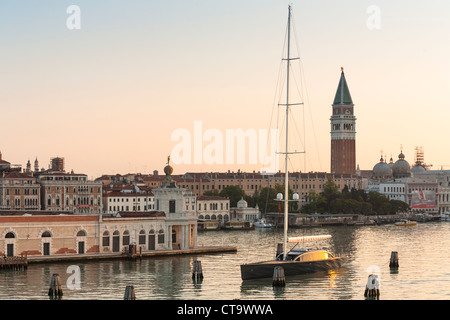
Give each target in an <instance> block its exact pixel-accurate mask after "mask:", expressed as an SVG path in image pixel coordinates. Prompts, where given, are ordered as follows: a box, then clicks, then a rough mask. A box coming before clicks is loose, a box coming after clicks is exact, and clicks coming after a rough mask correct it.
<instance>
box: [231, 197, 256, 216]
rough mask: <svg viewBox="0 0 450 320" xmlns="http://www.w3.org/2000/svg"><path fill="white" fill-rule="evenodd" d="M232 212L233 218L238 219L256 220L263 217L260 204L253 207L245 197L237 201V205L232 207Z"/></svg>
mask: <svg viewBox="0 0 450 320" xmlns="http://www.w3.org/2000/svg"><path fill="white" fill-rule="evenodd" d="M230 214H231V220H237V221H256V220H258V219H259V218H261V212H260V211H259V208H258V205H256V208H251V207H249V206H248V203H247V201H245V200H244V199H241V200H239V201H238V202H237V207H233V208H231V210H230Z"/></svg>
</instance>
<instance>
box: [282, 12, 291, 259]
mask: <svg viewBox="0 0 450 320" xmlns="http://www.w3.org/2000/svg"><path fill="white" fill-rule="evenodd" d="M288 11H289V14H288V31H287V32H288V39H287V41H288V42H287V59H286V60H287V63H286V65H287V72H286V78H287V79H286V146H285V148H286V149H285V152H286V153H285V155H284V170H285V173H284V245H283V250H284V254H283V260H286V258H287V248H286V247H287V231H288V215H289V206H288V204H289V198H288V195H289V194H288V191H289V185H288V183H289V179H288V167H287V165H288V132H289V130H288V123H289V64H290V60H289V59H290V45H291V43H290V42H291V6H289V7H288Z"/></svg>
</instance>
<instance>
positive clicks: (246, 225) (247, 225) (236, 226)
mask: <svg viewBox="0 0 450 320" xmlns="http://www.w3.org/2000/svg"><path fill="white" fill-rule="evenodd" d="M223 228H224V229H225V230H253V229H255V226H254V225H253V224H252V223H251V222H250V221H226V222H225V224H224V226H223Z"/></svg>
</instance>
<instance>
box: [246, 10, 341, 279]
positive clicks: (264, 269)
mask: <svg viewBox="0 0 450 320" xmlns="http://www.w3.org/2000/svg"><path fill="white" fill-rule="evenodd" d="M288 9H289V15H288V28H287V32H288V35H287V58H286V59H283V60H286V61H287V81H286V87H287V88H286V104H285V106H286V151H285V152H283V153H284V155H285V181H284V187H285V189H284V194H285V197H284V200H283V199H282V198H283V196H282V194H278V195H277V199H278V200H279V201H284V241H283V244H282V248H278V249H277V254H276V256H275V258H274V259H273V260H268V261H262V262H256V263H248V264H242V265H241V278H242V280H249V279H262V278H271V277H273V274H274V269H275V267H282V268H283V269H284V274H285V276H291V275H298V274H304V273H311V272H316V271H324V270H331V269H337V268H340V267H341V266H342V265H343V264H344V263H345V262H346V261H347V257H346V256H344V255H334V254H333V253H331V252H329V251H328V250H325V249H317V250H312V249H303V248H302V249H300V248H296V247H294V248H292V249H291V250H289V251H287V243H297V244H299V243H305V242H310V241H319V240H325V239H329V238H331V235H316V236H304V237H295V238H288V236H287V232H288V203H289V201H292V200H289V199H288V187H289V180H288V169H287V166H288V154H292V153H297V152H288V132H289V131H288V117H289V106H291V105H295V104H292V103H291V104H290V103H289V66H290V65H289V64H290V60H295V59H298V58H291V57H290V29H291V14H292V11H291V6H289V8H288ZM296 104H297V103H296ZM294 201H298V194H294ZM281 251H282V252H281Z"/></svg>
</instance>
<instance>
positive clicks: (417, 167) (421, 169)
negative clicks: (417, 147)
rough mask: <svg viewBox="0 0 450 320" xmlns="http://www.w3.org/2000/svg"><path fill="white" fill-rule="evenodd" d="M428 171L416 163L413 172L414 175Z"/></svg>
mask: <svg viewBox="0 0 450 320" xmlns="http://www.w3.org/2000/svg"><path fill="white" fill-rule="evenodd" d="M425 171H426V169H425V168H424V167H423V166H422V165H421V164H420V162H419V163H416V165H415V166H414V167H412V169H411V172H412V173H420V172H425Z"/></svg>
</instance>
